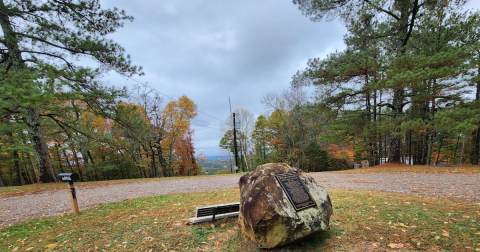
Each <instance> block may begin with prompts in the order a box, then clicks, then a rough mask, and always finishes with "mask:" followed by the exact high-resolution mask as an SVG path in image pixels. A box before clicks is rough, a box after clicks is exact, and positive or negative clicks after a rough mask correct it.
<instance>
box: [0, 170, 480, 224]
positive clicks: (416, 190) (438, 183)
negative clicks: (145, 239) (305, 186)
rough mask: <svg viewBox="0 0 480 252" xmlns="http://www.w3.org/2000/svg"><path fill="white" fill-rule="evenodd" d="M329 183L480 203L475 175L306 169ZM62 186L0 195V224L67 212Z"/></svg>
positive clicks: (146, 192)
mask: <svg viewBox="0 0 480 252" xmlns="http://www.w3.org/2000/svg"><path fill="white" fill-rule="evenodd" d="M309 174H310V175H311V176H313V177H314V178H315V180H317V181H318V182H320V184H322V185H323V186H325V187H326V188H327V189H328V188H339V189H356V190H376V191H385V192H395V193H407V194H423V195H431V196H437V197H448V198H459V199H464V200H469V201H472V202H474V203H479V202H480V175H467V174H417V173H395V174H387V173H371V174H339V173H309ZM239 178H240V176H215V177H201V178H185V179H173V180H165V181H152V182H141V183H124V184H112V185H106V186H96V187H84V188H79V190H78V191H77V196H78V203H79V206H80V209H81V210H83V209H87V208H90V207H93V206H96V205H100V204H106V203H112V202H120V201H124V200H127V199H132V198H139V197H150V196H156V195H164V194H172V193H189V192H202V191H213V190H223V189H229V188H235V187H238V180H239ZM71 211H72V209H71V203H70V196H69V194H68V189H67V186H66V185H65V190H47V191H41V192H36V193H27V194H24V195H20V196H11V195H10V196H9V195H4V196H0V228H3V227H6V226H8V225H11V224H14V223H18V222H20V221H25V220H28V219H32V218H38V217H44V216H53V215H59V214H62V213H66V212H71Z"/></svg>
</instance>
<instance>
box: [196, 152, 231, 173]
mask: <svg viewBox="0 0 480 252" xmlns="http://www.w3.org/2000/svg"><path fill="white" fill-rule="evenodd" d="M207 158H208V160H207V161H206V162H201V161H199V160H197V162H198V163H199V164H200V165H201V166H202V170H203V171H205V172H207V174H210V175H213V174H217V171H220V170H226V169H230V166H231V163H230V158H229V157H228V156H207Z"/></svg>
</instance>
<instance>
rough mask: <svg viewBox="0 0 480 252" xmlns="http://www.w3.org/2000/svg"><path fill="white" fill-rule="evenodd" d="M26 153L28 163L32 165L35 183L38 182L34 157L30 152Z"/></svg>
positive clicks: (31, 170) (31, 169)
mask: <svg viewBox="0 0 480 252" xmlns="http://www.w3.org/2000/svg"><path fill="white" fill-rule="evenodd" d="M25 155H26V156H27V161H28V164H29V165H30V172H31V173H32V179H33V183H35V184H36V183H37V174H36V173H35V165H34V164H33V162H32V157H31V156H30V153H28V152H26V153H25Z"/></svg>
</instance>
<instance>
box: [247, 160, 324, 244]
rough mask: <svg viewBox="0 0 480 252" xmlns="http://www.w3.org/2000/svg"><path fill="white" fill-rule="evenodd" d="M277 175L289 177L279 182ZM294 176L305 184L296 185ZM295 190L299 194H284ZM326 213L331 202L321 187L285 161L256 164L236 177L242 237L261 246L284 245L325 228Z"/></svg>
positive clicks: (296, 181)
mask: <svg viewBox="0 0 480 252" xmlns="http://www.w3.org/2000/svg"><path fill="white" fill-rule="evenodd" d="M278 174H284V175H281V176H277V178H280V177H284V176H290V177H291V178H293V179H290V180H289V181H290V182H288V181H286V182H282V184H283V185H281V184H280V183H279V182H278V181H277V179H276V178H275V175H278ZM296 174H298V177H296ZM298 178H299V180H300V181H301V182H302V183H303V184H304V185H305V187H302V186H301V185H298V184H299V182H298ZM295 183H296V184H295ZM282 186H283V188H285V189H283V188H282ZM292 188H293V189H292ZM303 188H305V189H306V190H307V191H308V192H309V193H310V195H311V197H308V196H306V195H305V193H303V195H302V190H301V189H303ZM299 189H300V194H298V193H296V194H295V192H293V196H292V193H290V195H287V192H286V191H298V190H299ZM304 191H305V190H304V189H303V192H304ZM289 197H290V199H289ZM312 205H313V206H312ZM314 205H316V206H314ZM295 207H296V208H297V209H295ZM305 207H306V208H305ZM299 208H300V209H301V210H298V209H299ZM302 208H303V209H302ZM330 215H332V203H331V201H330V197H329V196H328V193H327V191H326V190H325V188H324V187H323V186H321V185H320V184H318V183H317V182H316V181H315V180H314V179H313V178H312V177H311V176H309V175H308V174H306V173H304V172H303V171H302V170H300V169H297V168H294V167H290V166H289V165H288V164H283V163H269V164H265V165H260V166H258V167H257V169H256V170H255V171H252V172H250V173H248V174H246V175H244V176H242V177H241V178H240V213H239V218H238V222H239V226H240V230H241V232H242V236H243V237H244V239H247V238H248V239H250V240H252V241H254V242H256V243H257V244H258V245H259V246H260V247H262V248H273V247H277V246H281V245H285V244H287V243H291V242H294V241H297V240H299V239H302V238H305V237H307V236H311V235H313V234H315V233H317V232H319V231H326V230H328V228H329V227H328V225H329V220H330Z"/></svg>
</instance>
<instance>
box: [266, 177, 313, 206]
mask: <svg viewBox="0 0 480 252" xmlns="http://www.w3.org/2000/svg"><path fill="white" fill-rule="evenodd" d="M275 179H276V180H277V181H278V183H279V184H280V186H281V187H282V189H283V191H284V192H285V194H287V197H288V200H289V201H290V203H292V205H293V207H294V208H295V211H297V212H298V211H300V210H302V209H305V208H309V207H316V206H317V204H316V203H315V201H314V200H313V199H312V196H311V195H310V192H309V191H308V189H307V188H306V187H305V185H304V184H303V183H302V181H301V180H300V177H299V176H298V174H297V173H295V172H289V173H284V174H277V175H275Z"/></svg>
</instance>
